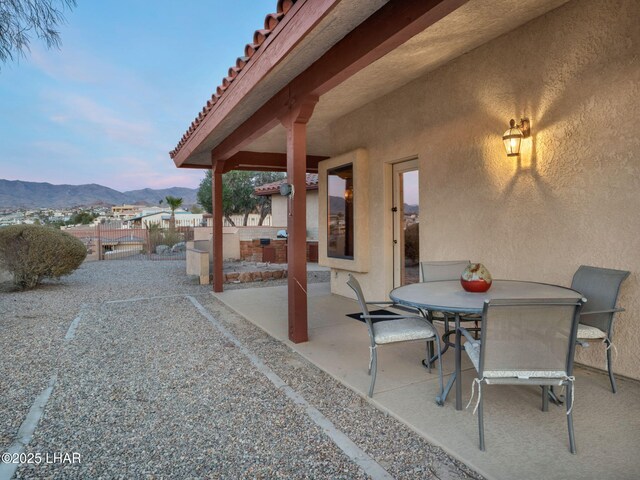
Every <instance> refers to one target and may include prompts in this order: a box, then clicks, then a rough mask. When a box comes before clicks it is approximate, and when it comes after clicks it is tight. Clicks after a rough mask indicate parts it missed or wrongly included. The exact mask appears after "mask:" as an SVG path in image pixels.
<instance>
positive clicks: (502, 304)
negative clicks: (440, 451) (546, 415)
mask: <svg viewBox="0 0 640 480" xmlns="http://www.w3.org/2000/svg"><path fill="white" fill-rule="evenodd" d="M583 301H584V299H582V300H576V299H508V300H503V299H500V300H497V299H493V300H487V301H486V302H485V304H484V310H483V314H482V337H481V339H480V340H476V339H475V338H473V337H472V336H471V334H470V333H469V332H468V331H467V330H465V329H464V328H462V327H461V328H459V329H458V330H457V331H456V337H457V338H456V340H457V341H460V340H461V336H462V335H464V336H465V338H466V340H467V341H466V343H465V346H466V347H467V348H466V349H465V351H466V352H467V355H468V356H469V359H470V360H471V363H472V364H473V366H474V367H475V369H476V371H477V372H478V375H477V378H475V379H474V380H473V384H472V390H471V399H470V400H469V404H468V405H467V407H468V406H469V405H471V402H472V400H473V397H474V395H475V391H474V390H475V387H476V386H477V387H478V399H477V403H476V407H475V409H474V413H475V412H476V410H477V412H478V432H479V439H480V442H479V443H480V450H485V442H484V418H483V397H482V385H483V384H487V385H492V384H496V385H540V386H542V387H543V391H542V410H543V411H547V410H548V408H549V395H548V391H549V387H550V386H553V385H556V386H565V387H566V391H567V393H566V397H567V400H566V402H565V403H566V405H567V425H568V429H569V449H570V451H571V453H576V446H575V438H574V433H573V416H572V410H573V403H574V402H573V400H574V399H573V395H574V390H573V382H574V377H573V376H572V374H573V354H574V351H575V346H576V334H577V331H578V320H579V315H580V309H581V308H582V303H583ZM457 354H458V355H460V352H458V353H457Z"/></svg>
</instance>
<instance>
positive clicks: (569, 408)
mask: <svg viewBox="0 0 640 480" xmlns="http://www.w3.org/2000/svg"><path fill="white" fill-rule="evenodd" d="M565 397H566V398H565V403H566V404H567V427H568V429H569V451H570V452H571V453H573V454H575V453H576V439H575V436H574V433H573V408H572V407H573V383H572V382H569V383H568V384H567V394H566V395H565Z"/></svg>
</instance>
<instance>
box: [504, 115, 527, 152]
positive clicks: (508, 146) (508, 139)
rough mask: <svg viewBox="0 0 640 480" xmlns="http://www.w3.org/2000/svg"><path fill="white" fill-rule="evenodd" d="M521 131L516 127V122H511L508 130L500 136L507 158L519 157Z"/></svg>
mask: <svg viewBox="0 0 640 480" xmlns="http://www.w3.org/2000/svg"><path fill="white" fill-rule="evenodd" d="M522 137H523V135H522V131H521V130H520V129H519V128H518V127H516V122H515V121H514V120H511V125H510V128H509V130H507V131H506V132H504V135H502V141H503V142H504V148H505V150H506V151H507V157H517V156H518V155H520V142H522Z"/></svg>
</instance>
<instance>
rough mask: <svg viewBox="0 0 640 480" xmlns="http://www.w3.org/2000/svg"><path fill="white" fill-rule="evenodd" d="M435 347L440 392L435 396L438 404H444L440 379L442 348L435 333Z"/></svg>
mask: <svg viewBox="0 0 640 480" xmlns="http://www.w3.org/2000/svg"><path fill="white" fill-rule="evenodd" d="M435 342H436V349H437V351H438V380H439V381H440V394H439V395H438V396H437V397H436V403H437V404H438V405H439V406H442V405H444V398H442V397H443V395H444V381H443V379H442V348H441V347H440V336H439V335H438V334H437V333H436V339H435Z"/></svg>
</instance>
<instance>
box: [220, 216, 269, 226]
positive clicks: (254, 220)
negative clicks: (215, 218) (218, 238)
mask: <svg viewBox="0 0 640 480" xmlns="http://www.w3.org/2000/svg"><path fill="white" fill-rule="evenodd" d="M230 217H231V220H233V223H234V224H235V225H231V222H229V220H228V219H227V218H226V217H225V218H224V219H223V220H222V224H223V226H225V227H232V226H233V227H243V226H246V227H257V226H259V224H260V215H258V214H256V213H252V214H250V215H249V217H248V218H247V224H246V225H245V224H244V215H231V216H230ZM271 221H272V216H271V214H269V215H267V216H266V217H264V219H263V220H262V226H265V227H270V226H271Z"/></svg>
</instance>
